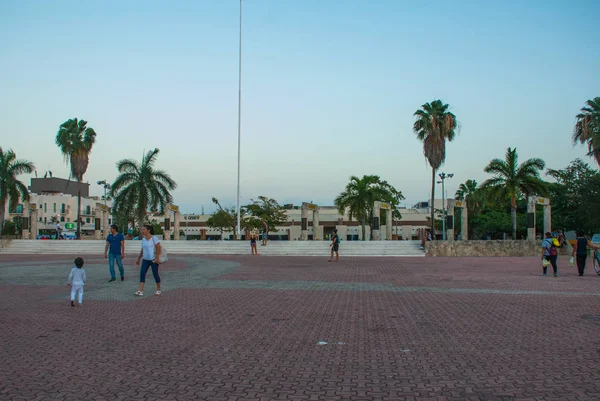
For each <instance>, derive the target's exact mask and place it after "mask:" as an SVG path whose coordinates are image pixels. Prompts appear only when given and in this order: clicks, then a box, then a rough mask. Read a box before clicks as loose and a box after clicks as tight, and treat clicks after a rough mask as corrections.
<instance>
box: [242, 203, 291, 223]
mask: <svg viewBox="0 0 600 401" xmlns="http://www.w3.org/2000/svg"><path fill="white" fill-rule="evenodd" d="M251 201H252V203H251V204H249V205H246V206H245V208H244V209H245V212H246V213H247V214H248V216H247V217H246V226H247V227H248V228H260V227H262V226H263V223H262V221H263V220H264V221H265V222H266V223H267V225H268V226H269V231H272V232H277V228H276V227H277V226H279V225H281V224H283V223H285V222H286V221H287V214H286V213H285V210H284V209H283V207H282V206H280V205H279V203H277V201H276V200H275V199H272V198H269V197H266V196H259V197H258V199H251Z"/></svg>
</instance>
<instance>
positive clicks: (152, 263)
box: [135, 225, 162, 297]
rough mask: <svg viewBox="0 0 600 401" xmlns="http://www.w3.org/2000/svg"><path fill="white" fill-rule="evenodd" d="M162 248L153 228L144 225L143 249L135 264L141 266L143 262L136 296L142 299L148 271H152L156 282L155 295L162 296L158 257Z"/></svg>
mask: <svg viewBox="0 0 600 401" xmlns="http://www.w3.org/2000/svg"><path fill="white" fill-rule="evenodd" d="M161 247H162V245H161V244H160V240H159V239H158V238H156V236H154V229H153V228H152V226H150V225H144V226H143V227H142V249H141V250H140V255H139V256H138V258H137V260H136V262H135V264H136V265H139V264H140V261H141V262H142V266H141V267H140V289H139V290H138V291H136V292H135V295H137V296H140V297H141V296H143V295H144V284H145V283H146V274H147V273H148V269H152V275H153V276H154V281H155V282H156V292H155V293H154V295H161V294H162V293H161V291H160V276H159V275H158V257H159V255H160V252H161Z"/></svg>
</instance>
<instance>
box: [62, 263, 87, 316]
mask: <svg viewBox="0 0 600 401" xmlns="http://www.w3.org/2000/svg"><path fill="white" fill-rule="evenodd" d="M74 264H75V267H73V268H72V269H71V273H70V274H69V279H68V280H67V285H70V286H71V306H75V296H76V295H78V299H77V301H78V304H79V306H81V303H82V302H83V286H84V285H85V282H86V281H87V277H86V275H85V270H84V269H83V259H82V258H76V259H75V262H74Z"/></svg>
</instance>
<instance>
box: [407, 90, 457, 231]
mask: <svg viewBox="0 0 600 401" xmlns="http://www.w3.org/2000/svg"><path fill="white" fill-rule="evenodd" d="M449 108H450V106H449V105H447V104H444V102H442V101H441V100H434V101H433V102H431V103H425V104H424V105H423V106H421V108H420V109H419V110H417V111H416V112H415V113H414V116H415V117H416V121H415V123H414V125H413V131H414V133H415V134H416V135H417V138H419V140H420V141H421V142H423V154H424V155H425V158H426V159H427V161H428V162H429V165H430V166H431V205H430V209H431V216H430V219H431V230H432V233H435V215H434V210H433V208H434V202H435V182H436V176H435V174H436V172H437V171H438V169H439V168H440V166H441V165H442V164H443V163H444V161H445V160H446V141H448V142H451V141H452V140H453V139H454V137H455V136H456V133H457V131H458V121H457V120H456V116H455V115H454V114H453V113H451V112H449V111H448V110H449Z"/></svg>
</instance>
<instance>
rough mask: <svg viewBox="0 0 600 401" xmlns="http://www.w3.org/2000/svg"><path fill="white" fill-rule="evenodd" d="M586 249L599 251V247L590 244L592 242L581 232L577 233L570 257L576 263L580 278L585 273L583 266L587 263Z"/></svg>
mask: <svg viewBox="0 0 600 401" xmlns="http://www.w3.org/2000/svg"><path fill="white" fill-rule="evenodd" d="M588 248H592V249H600V246H597V245H594V244H592V242H591V241H590V240H589V239H588V238H586V237H585V234H584V233H583V232H582V231H578V232H577V239H576V240H575V247H573V252H572V254H571V256H573V257H574V258H575V260H576V261H577V270H578V272H579V275H580V276H583V273H584V272H585V264H586V261H587V254H588Z"/></svg>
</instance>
